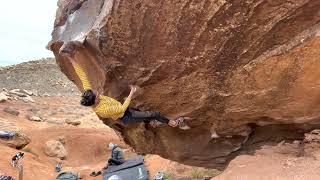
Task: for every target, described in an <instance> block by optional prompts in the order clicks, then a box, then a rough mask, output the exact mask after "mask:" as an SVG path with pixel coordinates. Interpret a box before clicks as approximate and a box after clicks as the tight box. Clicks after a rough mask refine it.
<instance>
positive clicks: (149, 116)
mask: <svg viewBox="0 0 320 180" xmlns="http://www.w3.org/2000/svg"><path fill="white" fill-rule="evenodd" d="M68 48H69V49H68ZM70 49H71V50H70ZM73 50H74V46H72V45H70V47H68V46H66V47H65V48H62V50H61V54H63V55H67V59H70V61H71V63H72V66H73V67H74V70H75V72H76V74H77V75H78V77H79V79H80V80H81V82H82V86H83V94H82V99H81V102H80V103H81V105H83V106H91V107H93V110H94V111H95V112H96V114H97V115H98V116H100V117H102V118H110V119H113V120H118V119H120V120H121V121H122V122H123V123H124V124H129V123H140V122H145V123H150V122H153V123H151V126H153V127H157V126H158V125H159V124H161V123H165V124H168V125H169V126H172V127H177V126H179V128H180V129H184V130H186V129H189V127H188V126H187V125H186V124H185V123H184V117H179V118H177V119H175V120H170V119H168V118H166V117H165V116H163V115H162V114H161V113H160V112H157V111H140V110H137V109H134V108H130V107H129V104H130V101H131V99H132V96H133V94H134V93H135V92H136V91H137V87H136V86H131V90H130V94H129V96H128V97H127V98H126V100H125V101H124V103H123V104H121V103H120V102H119V101H117V100H115V99H113V98H111V97H108V96H103V95H100V94H99V93H98V92H97V91H95V90H92V88H91V85H90V82H89V79H88V77H87V75H86V73H85V71H84V70H83V68H82V67H81V66H80V65H79V64H78V63H76V62H75V61H74V59H73V58H70V56H69V55H70V52H71V51H73ZM68 56H69V57H68ZM154 120H156V121H154Z"/></svg>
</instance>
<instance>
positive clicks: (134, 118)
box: [122, 108, 170, 124]
mask: <svg viewBox="0 0 320 180" xmlns="http://www.w3.org/2000/svg"><path fill="white" fill-rule="evenodd" d="M152 120H157V121H159V122H161V123H164V124H168V123H169V121H170V120H169V119H168V118H166V117H164V116H163V115H161V113H160V112H157V111H139V110H137V109H132V108H128V109H127V111H126V112H125V114H124V116H123V117H122V121H123V122H124V123H139V122H147V123H149V122H150V121H152Z"/></svg>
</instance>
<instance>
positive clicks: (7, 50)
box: [0, 0, 57, 66]
mask: <svg viewBox="0 0 320 180" xmlns="http://www.w3.org/2000/svg"><path fill="white" fill-rule="evenodd" d="M56 8H57V0H2V1H1V5H0V66H4V65H9V64H16V63H19V62H23V61H27V60H32V59H37V58H42V57H53V54H52V53H51V51H48V50H46V48H45V46H46V45H47V43H48V41H49V40H50V38H51V36H50V34H51V31H52V28H53V22H54V16H55V11H56Z"/></svg>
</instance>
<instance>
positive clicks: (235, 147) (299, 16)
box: [48, 0, 320, 168]
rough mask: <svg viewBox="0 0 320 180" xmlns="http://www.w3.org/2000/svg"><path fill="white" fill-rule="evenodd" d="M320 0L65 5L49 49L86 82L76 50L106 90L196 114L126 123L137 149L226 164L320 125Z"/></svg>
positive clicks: (144, 105)
mask: <svg viewBox="0 0 320 180" xmlns="http://www.w3.org/2000/svg"><path fill="white" fill-rule="evenodd" d="M319 22H320V1H315V0H296V1H282V0H280V1H279V0H258V1H253V0H247V1H240V0H235V1H225V0H215V1H213V0H207V1H188V0H180V1H173V0H172V1H171V0H170V1H165V0H135V1H124V0H85V1H79V0H78V1H76V0H70V1H63V0H61V1H59V9H58V11H57V17H56V21H55V28H54V30H53V33H52V41H51V42H50V43H49V45H48V47H49V49H51V50H52V51H53V52H54V54H55V56H56V59H57V63H58V64H59V66H60V67H61V70H62V72H64V73H65V74H66V75H67V76H68V77H69V78H70V79H71V80H73V81H74V82H75V83H76V84H77V86H78V87H80V84H81V83H80V82H79V80H78V78H77V77H76V76H75V73H74V71H73V69H72V66H71V64H70V63H69V61H68V59H66V58H65V57H63V56H62V55H61V54H60V53H59V50H60V49H61V48H62V46H63V44H65V46H63V47H66V45H67V44H68V43H69V45H70V44H71V45H72V44H74V45H75V46H73V47H71V48H69V51H70V52H72V53H73V54H74V56H73V58H74V59H75V60H76V61H77V62H79V63H80V64H81V65H82V66H83V67H85V70H86V71H87V73H88V75H89V78H90V81H91V84H92V85H93V87H94V88H95V89H97V90H98V91H99V92H101V93H104V94H105V95H108V96H111V97H114V98H116V99H118V100H122V99H123V98H124V97H125V96H127V95H128V92H129V88H128V85H130V84H136V85H138V86H140V87H141V89H140V94H139V95H138V96H137V97H136V98H135V99H134V100H133V102H132V104H131V106H133V107H136V108H140V109H141V110H158V111H161V112H162V113H163V114H164V115H166V116H168V117H170V118H175V117H177V116H181V115H183V116H189V117H192V118H193V119H192V120H189V121H187V124H188V125H189V126H190V127H191V129H190V130H186V131H183V130H179V129H175V128H170V127H166V126H165V127H160V128H156V129H153V128H150V127H148V126H145V125H143V124H139V125H133V126H123V125H120V124H119V123H115V122H114V121H111V120H107V119H102V120H103V121H104V123H105V124H107V125H109V126H111V127H112V128H114V129H116V130H118V131H120V132H121V134H122V136H123V138H124V140H125V141H126V143H128V144H129V145H131V146H133V147H134V148H135V149H136V151H137V152H141V153H155V154H159V155H161V156H163V157H165V158H169V159H172V160H176V161H179V162H182V163H186V164H190V165H198V166H206V167H214V168H223V167H225V165H226V164H227V163H228V162H229V160H231V159H232V158H234V157H235V156H236V155H237V154H238V153H240V152H242V153H246V152H248V151H247V150H254V149H255V148H259V147H258V146H257V144H261V143H262V144H263V143H272V142H278V141H280V140H283V139H290V138H293V137H294V138H299V137H301V136H303V132H304V131H305V130H307V129H312V128H314V127H315V126H317V124H319V117H320V111H319V109H320V91H319V90H320V78H319V77H320V71H319V67H320V61H319V57H320V51H319V49H320V37H318V36H319V31H320V24H319Z"/></svg>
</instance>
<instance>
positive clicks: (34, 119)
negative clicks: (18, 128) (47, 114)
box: [28, 116, 42, 122]
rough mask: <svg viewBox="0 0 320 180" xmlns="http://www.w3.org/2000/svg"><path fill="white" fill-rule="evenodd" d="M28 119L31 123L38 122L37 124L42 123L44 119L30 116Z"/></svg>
mask: <svg viewBox="0 0 320 180" xmlns="http://www.w3.org/2000/svg"><path fill="white" fill-rule="evenodd" d="M28 119H29V120H30V121H36V122H41V121H42V119H41V118H40V117H38V116H29V117H28Z"/></svg>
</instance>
